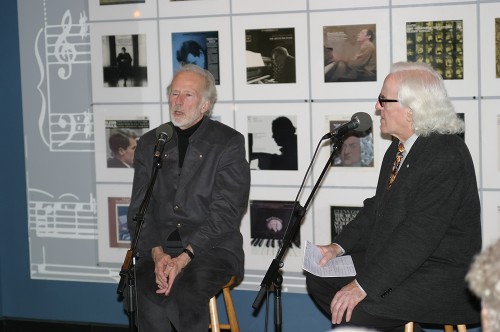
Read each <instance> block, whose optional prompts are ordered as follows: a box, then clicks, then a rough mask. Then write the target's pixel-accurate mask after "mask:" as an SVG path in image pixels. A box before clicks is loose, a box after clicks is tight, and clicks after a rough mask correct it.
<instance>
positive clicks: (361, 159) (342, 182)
mask: <svg viewBox="0 0 500 332" xmlns="http://www.w3.org/2000/svg"><path fill="white" fill-rule="evenodd" d="M373 105H374V103H367V102H345V103H335V106H334V107H333V108H334V109H338V110H342V111H332V105H331V104H330V103H314V104H313V105H312V107H313V109H312V112H313V114H314V117H313V123H312V128H313V129H312V132H313V133H318V137H315V138H313V144H314V145H315V146H316V144H321V146H320V148H319V151H318V155H317V157H316V161H315V163H314V167H313V171H314V175H315V178H314V179H313V181H314V182H316V181H318V180H319V178H318V177H319V175H320V174H321V171H322V170H323V169H324V168H325V167H327V166H329V168H328V170H327V172H326V174H325V176H324V178H323V182H322V185H323V186H335V187H337V186H348V187H376V185H377V178H378V174H379V172H380V165H381V163H382V158H383V157H384V154H385V151H386V150H387V148H388V147H389V145H390V143H391V142H390V140H389V139H386V138H382V136H381V134H380V125H379V123H380V117H379V116H378V115H376V114H375V112H374V111H372V112H365V113H367V114H368V115H370V117H371V118H372V127H371V131H370V130H369V131H367V132H364V133H359V137H352V138H351V137H349V136H350V135H346V136H345V137H344V139H345V142H344V143H346V142H347V144H348V145H350V146H346V147H344V150H345V151H342V147H341V148H340V149H338V150H337V152H336V155H335V157H334V158H333V165H332V164H331V163H330V164H328V160H329V158H330V155H331V154H332V153H333V152H334V150H333V146H332V142H331V141H330V140H324V141H321V138H322V137H323V136H320V135H322V133H325V134H326V133H329V132H331V130H332V128H335V126H338V125H339V124H343V123H346V122H349V121H350V120H351V117H352V115H353V114H355V113H357V112H363V110H369V109H373V108H374V106H373ZM337 148H338V146H337ZM355 152H356V153H355ZM343 154H344V157H342V155H343ZM347 154H350V156H347ZM355 156H356V157H355ZM342 158H347V159H349V161H347V162H343V161H342ZM344 164H345V165H344ZM343 165H344V166H343Z"/></svg>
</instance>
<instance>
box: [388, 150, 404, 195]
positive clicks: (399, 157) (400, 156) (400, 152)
mask: <svg viewBox="0 0 500 332" xmlns="http://www.w3.org/2000/svg"><path fill="white" fill-rule="evenodd" d="M404 152H405V146H404V145H403V143H401V142H400V143H399V145H398V153H397V154H396V160H394V165H392V173H391V177H390V178H389V185H388V186H387V189H390V188H391V186H392V183H393V182H394V180H395V179H396V175H397V174H398V168H399V164H401V160H402V159H403V153H404Z"/></svg>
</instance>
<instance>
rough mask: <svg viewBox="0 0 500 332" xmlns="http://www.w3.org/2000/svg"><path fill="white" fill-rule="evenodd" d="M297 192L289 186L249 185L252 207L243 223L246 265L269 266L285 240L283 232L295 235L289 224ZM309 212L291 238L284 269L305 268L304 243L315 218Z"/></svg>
mask: <svg viewBox="0 0 500 332" xmlns="http://www.w3.org/2000/svg"><path fill="white" fill-rule="evenodd" d="M309 194H310V190H308V189H306V190H304V193H303V196H304V197H307V196H306V195H309ZM295 196H296V193H295V192H293V191H292V190H290V188H279V187H252V188H251V189H250V200H249V208H248V210H247V213H246V214H245V216H244V217H243V220H242V226H241V232H242V234H243V248H244V250H245V269H250V270H252V269H257V270H262V269H267V268H268V266H269V264H270V263H271V261H272V260H273V258H275V256H276V254H277V253H278V251H279V248H280V247H279V246H280V244H282V243H283V242H282V240H283V236H284V235H285V234H289V236H291V235H292V234H290V233H288V232H287V227H288V226H289V225H290V221H291V219H290V218H291V214H292V211H293V203H294V200H295ZM304 201H305V200H304ZM299 204H303V203H301V202H299ZM309 216H310V214H309V212H306V215H305V217H304V218H303V219H302V224H301V225H300V228H299V232H298V233H297V234H295V236H293V238H292V241H291V247H290V248H288V249H287V253H286V256H285V260H284V263H285V266H284V268H283V269H284V271H302V259H303V250H304V249H303V243H304V240H306V239H311V238H312V221H311V220H310V217H309ZM262 275H263V274H262Z"/></svg>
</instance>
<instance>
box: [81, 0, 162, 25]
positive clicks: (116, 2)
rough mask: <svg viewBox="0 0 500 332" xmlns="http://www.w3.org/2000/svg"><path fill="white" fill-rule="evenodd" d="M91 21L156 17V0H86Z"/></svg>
mask: <svg viewBox="0 0 500 332" xmlns="http://www.w3.org/2000/svg"><path fill="white" fill-rule="evenodd" d="M88 5H89V17H90V19H91V20H92V21H110V20H139V19H145V18H152V17H156V16H157V14H158V12H157V10H156V1H151V0H147V1H146V0H91V1H88Z"/></svg>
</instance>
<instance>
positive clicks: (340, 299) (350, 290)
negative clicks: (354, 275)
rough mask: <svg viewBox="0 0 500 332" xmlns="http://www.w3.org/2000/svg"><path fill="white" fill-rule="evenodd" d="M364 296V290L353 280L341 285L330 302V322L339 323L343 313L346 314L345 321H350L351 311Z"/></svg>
mask: <svg viewBox="0 0 500 332" xmlns="http://www.w3.org/2000/svg"><path fill="white" fill-rule="evenodd" d="M365 297H366V293H365V291H364V290H362V289H361V288H360V287H359V286H358V283H357V282H356V281H355V280H353V281H352V282H350V283H349V284H347V285H345V286H344V287H342V289H341V290H339V291H338V292H337V294H335V296H334V297H333V300H332V303H331V304H330V310H331V312H332V324H340V323H341V322H342V317H343V316H344V313H345V314H346V315H345V321H346V322H348V321H350V320H351V315H352V311H353V310H354V308H355V307H356V306H357V305H358V303H359V302H361V301H362V300H363V299H364V298H365Z"/></svg>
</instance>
